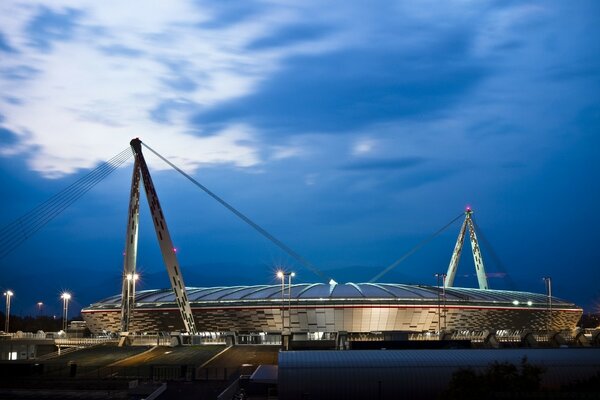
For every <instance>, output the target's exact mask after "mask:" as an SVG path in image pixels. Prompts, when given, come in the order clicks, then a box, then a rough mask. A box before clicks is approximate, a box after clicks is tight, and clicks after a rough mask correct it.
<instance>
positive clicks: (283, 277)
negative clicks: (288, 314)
mask: <svg viewBox="0 0 600 400" xmlns="http://www.w3.org/2000/svg"><path fill="white" fill-rule="evenodd" d="M277 277H278V278H279V279H281V332H282V333H283V331H284V330H285V317H284V315H283V313H284V309H285V299H284V297H283V292H284V290H285V286H284V285H285V273H284V272H283V271H281V270H279V271H277Z"/></svg>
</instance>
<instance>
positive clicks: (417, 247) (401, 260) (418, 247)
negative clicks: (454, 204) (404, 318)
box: [369, 213, 465, 283]
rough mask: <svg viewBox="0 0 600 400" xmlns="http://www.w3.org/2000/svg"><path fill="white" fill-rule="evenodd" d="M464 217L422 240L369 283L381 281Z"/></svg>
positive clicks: (460, 215) (458, 217) (458, 216)
mask: <svg viewBox="0 0 600 400" xmlns="http://www.w3.org/2000/svg"><path fill="white" fill-rule="evenodd" d="M463 215H465V214H464V213H460V214H458V215H457V216H456V217H455V218H454V219H453V220H452V221H450V222H448V223H447V224H446V225H444V226H443V227H441V228H440V229H438V230H437V231H436V232H435V233H433V234H432V235H431V236H429V237H427V238H426V239H424V240H422V241H421V242H419V243H417V245H416V246H414V247H413V248H412V249H410V250H409V251H408V252H406V253H405V254H404V255H403V256H402V257H400V258H399V259H397V260H396V261H394V262H393V263H392V264H391V265H389V266H388V267H387V268H386V269H384V270H383V271H381V272H380V273H379V274H377V275H375V276H374V277H373V278H371V280H370V281H369V283H373V282H377V281H378V280H379V279H381V277H382V276H384V275H385V274H387V273H388V272H390V271H391V270H393V269H394V268H396V267H397V266H398V265H400V264H401V263H402V262H404V261H405V260H406V259H407V258H408V257H410V256H412V255H413V254H414V253H416V252H417V250H419V249H420V248H421V247H423V246H425V245H426V244H427V243H429V242H430V241H431V240H433V238H435V237H436V236H438V235H439V234H440V233H442V232H444V231H445V230H446V229H448V227H450V226H451V225H452V224H453V223H455V222H456V221H457V220H458V219H460V217H462V216H463Z"/></svg>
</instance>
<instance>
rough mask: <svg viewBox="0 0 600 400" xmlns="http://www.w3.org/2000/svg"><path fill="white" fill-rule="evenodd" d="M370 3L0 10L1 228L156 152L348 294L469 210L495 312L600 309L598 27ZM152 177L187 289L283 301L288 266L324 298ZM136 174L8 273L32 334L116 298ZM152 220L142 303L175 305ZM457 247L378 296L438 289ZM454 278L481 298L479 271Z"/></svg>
mask: <svg viewBox="0 0 600 400" xmlns="http://www.w3.org/2000/svg"><path fill="white" fill-rule="evenodd" d="M354 3H355V4H352V3H348V2H336V1H334V2H329V3H328V4H327V7H324V5H323V3H322V2H316V1H305V2H301V4H297V5H292V4H290V2H283V1H243V2H241V1H230V2H203V1H172V2H160V3H159V2H153V3H148V2H127V4H125V3H123V2H116V3H115V4H112V3H111V2H75V1H66V0H65V1H63V0H59V1H33V2H17V1H5V2H2V4H1V5H0V174H1V175H0V176H1V177H2V186H1V187H0V195H1V196H2V199H3V201H2V209H1V210H0V222H1V224H2V225H3V224H6V223H9V222H11V221H12V220H14V219H15V218H17V217H18V216H20V215H21V214H23V213H25V212H27V211H28V210H29V209H31V208H32V207H34V206H35V205H36V204H38V203H39V202H41V201H43V200H45V199H46V198H48V197H49V196H51V195H52V194H54V193H55V192H57V191H59V190H61V189H62V188H64V187H66V186H67V185H68V184H70V183H71V182H73V181H74V180H75V179H77V178H78V177H80V176H82V174H84V173H85V172H86V171H89V170H90V169H91V168H94V167H95V166H97V165H98V164H99V163H100V162H102V161H104V160H107V159H109V158H110V157H112V156H113V155H115V154H116V153H118V152H119V151H121V150H123V149H124V148H126V147H127V145H128V143H129V140H130V139H131V138H133V137H138V136H139V137H140V138H141V139H142V140H143V141H144V142H147V143H148V144H149V145H150V146H152V147H153V148H155V149H156V150H158V151H159V152H160V153H162V154H163V155H165V156H167V157H168V158H170V159H171V160H172V161H173V162H175V163H176V164H178V165H179V166H181V167H182V168H183V169H185V170H186V171H187V172H188V173H190V174H192V175H193V176H194V177H195V178H196V179H198V180H199V181H200V182H202V183H203V184H205V185H206V186H208V187H209V188H211V189H212V190H213V191H215V192H216V193H218V194H219V195H221V196H222V197H224V198H225V199H227V200H228V201H229V202H231V203H232V204H233V205H235V206H236V207H237V208H239V209H240V210H241V211H242V212H244V213H246V214H247V215H248V216H250V217H251V218H252V219H254V220H255V221H257V222H258V223H260V224H261V225H263V226H264V227H265V228H267V229H268V230H269V231H271V232H272V233H273V234H275V236H277V237H279V238H280V239H281V240H283V241H284V242H286V243H287V244H289V245H290V246H291V247H293V248H294V249H295V250H296V251H298V252H299V253H301V254H302V255H303V256H304V257H306V258H307V259H309V260H311V261H312V262H313V263H314V264H315V265H317V266H318V267H319V268H320V269H322V270H325V271H326V274H327V275H328V276H331V277H333V278H335V279H336V280H337V281H338V282H346V281H355V282H356V281H367V280H369V279H370V278H371V277H373V276H374V275H376V274H377V273H378V272H379V271H381V270H382V269H383V268H385V267H386V266H388V265H389V264H391V263H392V262H393V261H394V260H396V259H397V258H399V257H400V256H401V255H402V254H404V253H405V252H406V251H408V250H410V249H411V248H412V247H413V246H414V245H415V244H416V243H418V242H419V241H420V240H422V239H423V238H425V237H427V236H428V235H430V234H431V233H433V232H434V231H435V230H437V229H438V228H440V227H441V226H443V225H444V224H445V223H446V222H448V221H449V220H451V219H452V218H453V217H454V216H456V215H458V214H459V213H460V212H461V211H462V210H463V209H464V207H465V205H467V204H470V205H472V206H473V208H474V209H475V211H476V214H475V218H476V221H477V222H478V224H479V226H480V227H481V228H482V233H483V235H484V238H485V239H486V243H488V242H489V244H487V246H486V244H485V243H484V245H483V246H482V247H483V256H484V260H485V261H486V264H487V267H488V270H489V272H500V274H495V277H491V278H490V286H491V287H492V288H505V289H516V290H529V291H534V292H543V291H544V286H543V283H542V279H541V278H542V277H543V276H552V277H553V279H554V292H555V294H556V295H557V296H559V297H563V298H566V299H569V300H572V301H575V302H577V303H578V304H580V305H582V306H584V307H585V308H586V310H593V309H594V307H597V304H598V303H600V290H599V289H598V282H599V281H600V272H598V271H600V268H599V267H600V254H599V253H598V249H597V246H598V240H599V236H598V233H597V228H596V227H597V226H598V225H599V224H600V217H599V213H598V211H597V210H598V208H597V204H599V203H600V189H599V185H598V181H599V178H600V172H599V171H600V165H599V164H600V162H599V160H598V149H599V148H600V138H599V135H598V134H599V133H600V132H599V130H600V129H599V128H600V101H599V100H600V95H599V93H600V40H598V39H599V38H600V26H598V24H597V21H598V17H600V6H599V5H598V3H597V2H594V1H578V2H559V1H546V2H526V1H518V2H511V1H502V2H496V1H490V2H479V1H478V2H475V1H453V2H433V1H423V2H412V1H405V2H393V1H382V2H370V3H369V4H364V5H363V4H360V3H359V2H354ZM147 159H148V162H149V164H150V167H151V169H152V172H153V176H154V179H155V183H156V185H157V189H158V193H159V196H160V197H161V199H162V202H163V206H164V208H165V212H166V217H167V220H168V222H169V224H170V230H171V232H172V235H173V239H174V241H175V243H176V245H177V246H178V249H179V256H180V262H181V264H182V267H183V268H184V272H185V277H186V283H187V285H188V286H211V285H235V284H258V283H275V282H276V279H275V278H274V272H273V271H274V270H275V269H276V267H277V266H278V265H283V266H285V267H286V268H288V269H293V270H297V272H298V277H297V279H298V281H299V282H312V281H317V280H318V277H317V276H315V275H313V274H311V273H310V272H309V271H307V270H305V269H302V267H301V266H299V265H296V264H295V263H294V261H293V259H291V258H290V257H289V256H287V255H286V254H285V253H283V252H281V251H280V250H279V249H277V248H276V247H274V246H273V245H272V244H270V243H269V242H268V241H266V240H265V239H264V238H262V237H260V236H259V235H257V234H256V233H255V232H253V231H252V230H251V229H250V228H249V227H247V226H246V225H244V224H243V223H242V222H241V221H239V220H237V219H236V218H235V217H234V216H233V215H231V214H230V213H228V212H227V211H226V210H225V209H223V208H222V207H221V206H220V205H218V204H216V203H215V202H214V201H212V200H211V199H209V198H208V197H207V196H206V195H204V194H203V193H201V192H198V191H197V190H196V189H195V188H193V187H192V186H191V185H190V184H189V182H187V181H186V180H185V179H183V178H182V177H181V176H179V175H177V173H176V172H174V171H172V170H169V167H168V166H166V165H165V164H164V163H162V162H161V161H160V160H159V159H157V158H156V157H154V156H151V155H149V154H148V155H147ZM130 174H131V163H129V164H126V165H125V166H123V168H121V169H119V170H118V171H117V172H115V173H114V174H113V175H111V176H110V177H109V178H108V179H106V180H105V181H104V182H102V183H101V184H99V185H98V186H97V187H95V188H94V190H93V191H91V192H90V193H88V194H87V195H86V196H85V197H84V198H82V199H81V200H80V201H78V202H77V203H76V204H75V205H74V206H72V207H71V208H70V209H69V210H67V211H66V212H65V213H63V214H62V215H61V216H59V217H58V218H57V219H55V220H54V221H53V222H52V223H50V224H49V225H48V226H46V227H45V228H44V229H43V230H41V231H40V232H39V233H38V234H37V235H36V236H35V237H33V238H31V239H30V240H28V241H27V242H26V243H25V244H24V245H22V246H21V247H19V248H18V249H16V250H15V251H13V252H12V253H11V254H10V255H9V256H8V257H6V258H4V259H2V260H0V268H1V269H0V287H1V288H2V289H7V288H11V289H13V291H15V297H14V299H13V307H14V309H15V310H16V312H18V313H23V314H28V313H34V312H35V304H36V303H37V302H38V301H44V302H45V303H46V304H47V307H48V312H60V308H59V306H60V302H59V299H58V296H59V294H60V292H61V290H63V289H69V290H70V291H72V292H73V295H74V309H75V310H76V309H77V308H79V307H82V306H86V305H88V304H89V303H91V302H92V301H94V300H97V299H99V298H102V297H105V296H108V295H112V294H114V293H117V292H118V291H119V290H120V279H121V268H122V249H123V242H124V231H125V222H126V213H127V202H128V192H129V187H128V186H129V181H130ZM147 214H148V210H147V206H146V205H145V204H143V205H142V226H141V233H140V256H139V269H140V271H141V273H142V282H141V283H140V285H141V287H142V288H154V287H159V286H163V287H164V286H167V285H168V281H167V278H166V272H165V271H164V268H163V266H162V264H161V262H162V261H161V259H160V254H159V252H158V246H157V243H156V239H155V237H154V236H153V235H154V232H153V230H152V228H151V222H150V221H149V220H148V216H147ZM458 229H459V224H458V223H457V224H456V225H455V226H454V227H452V228H451V229H449V230H448V231H447V232H445V233H444V234H443V235H441V236H440V237H438V238H436V239H435V240H434V241H433V242H432V243H430V244H429V245H428V246H427V247H425V248H424V249H422V250H421V251H419V252H418V253H416V254H415V255H414V256H412V257H411V258H410V259H408V260H407V261H406V262H404V263H403V264H401V265H400V266H399V267H398V268H397V269H395V270H394V271H392V272H390V273H389V274H388V275H386V276H385V277H384V278H383V280H384V281H390V282H403V283H423V284H435V279H434V278H433V274H434V273H436V272H444V271H445V270H446V268H447V264H448V261H449V259H450V255H451V252H452V249H453V246H454V242H455V240H456V235H457V233H458ZM486 247H487V248H486ZM465 255H468V252H467V253H465ZM504 273H506V274H507V275H504ZM459 274H461V275H463V276H461V277H459V278H458V279H457V284H461V285H465V286H475V285H476V279H475V277H474V276H473V265H472V262H471V260H470V258H469V257H466V256H463V262H462V263H461V266H460V268H459ZM465 275H466V276H465ZM498 276H503V277H498Z"/></svg>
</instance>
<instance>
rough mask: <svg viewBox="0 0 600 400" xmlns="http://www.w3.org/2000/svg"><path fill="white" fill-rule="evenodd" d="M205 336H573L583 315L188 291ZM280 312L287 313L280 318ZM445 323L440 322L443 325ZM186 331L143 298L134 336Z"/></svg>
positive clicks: (452, 297)
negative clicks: (495, 332)
mask: <svg viewBox="0 0 600 400" xmlns="http://www.w3.org/2000/svg"><path fill="white" fill-rule="evenodd" d="M188 293H190V295H189V298H190V300H191V303H192V311H193V315H194V319H195V321H196V324H197V327H198V330H200V331H211V332H216V331H236V332H280V331H281V330H282V324H283V322H284V321H285V325H286V326H290V327H291V329H292V331H295V332H339V331H348V332H378V331H413V332H424V331H437V330H439V325H438V324H439V321H440V320H441V326H442V328H443V329H446V330H461V329H471V330H472V329H482V330H484V329H511V330H513V329H532V330H544V329H546V328H550V329H553V330H562V329H572V328H574V327H575V324H576V323H577V321H578V320H579V318H580V316H581V314H582V310H581V308H579V307H577V306H576V305H574V304H572V303H569V302H566V301H564V300H561V299H558V298H553V299H552V310H550V309H549V308H548V302H547V301H548V298H547V297H546V296H545V295H542V294H536V293H526V292H512V291H498V290H480V289H467V288H452V289H446V290H445V296H441V294H442V292H441V289H440V288H437V287H431V286H411V285H400V284H351V283H350V284H337V285H335V286H332V285H326V284H300V285H293V288H292V296H291V299H290V298H288V294H287V290H286V292H285V300H284V301H283V302H282V300H281V286H279V285H270V286H267V285H260V286H235V287H221V288H188ZM282 307H283V309H284V313H283V317H282ZM82 315H83V317H84V319H85V320H86V321H87V323H88V326H89V327H90V329H91V330H92V331H93V332H96V333H99V332H101V331H103V330H107V331H113V332H116V331H118V330H119V326H120V325H119V324H120V316H121V314H120V296H112V297H109V298H107V299H104V300H102V301H99V302H97V303H94V304H92V305H91V306H90V307H88V308H85V309H83V310H82ZM440 316H441V318H440ZM181 329H183V324H182V322H181V318H180V315H179V311H178V309H177V307H176V305H175V302H174V297H173V294H172V293H170V290H168V289H162V290H146V291H141V292H139V293H138V295H137V297H136V309H135V312H134V316H133V321H132V322H131V330H134V331H140V332H144V331H152V332H154V331H173V330H181Z"/></svg>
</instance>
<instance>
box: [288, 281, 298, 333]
mask: <svg viewBox="0 0 600 400" xmlns="http://www.w3.org/2000/svg"><path fill="white" fill-rule="evenodd" d="M287 275H288V329H289V330H290V332H291V330H292V278H293V277H294V276H296V273H295V272H290V273H288V274H287Z"/></svg>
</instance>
